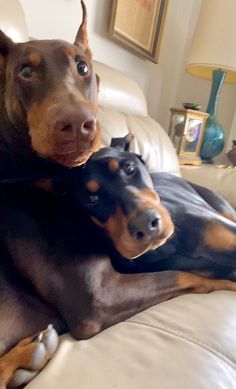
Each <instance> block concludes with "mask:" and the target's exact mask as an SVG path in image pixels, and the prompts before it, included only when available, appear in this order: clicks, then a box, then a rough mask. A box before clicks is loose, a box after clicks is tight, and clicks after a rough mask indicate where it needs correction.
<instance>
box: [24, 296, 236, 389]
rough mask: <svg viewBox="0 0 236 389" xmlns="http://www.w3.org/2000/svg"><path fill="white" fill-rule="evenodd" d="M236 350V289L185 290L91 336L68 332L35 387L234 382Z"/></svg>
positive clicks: (130, 388) (120, 388)
mask: <svg viewBox="0 0 236 389" xmlns="http://www.w3.org/2000/svg"><path fill="white" fill-rule="evenodd" d="M235 350H236V299H235V294H234V293H233V292H223V291H222V292H214V293H211V294H208V295H185V296H181V297H178V298H175V299H172V300H169V301H166V302H164V303H162V304H159V305H157V306H154V307H152V308H150V309H148V310H146V311H144V312H142V313H140V314H138V315H136V316H134V317H132V318H131V319H129V320H127V321H126V322H122V323H119V324H117V325H115V326H113V327H111V328H109V329H107V330H106V331H103V332H102V333H100V334H98V335H97V336H95V337H94V338H92V339H90V340H86V341H79V342H77V341H75V340H73V339H72V338H71V337H70V336H68V335H65V336H63V337H62V338H61V344H60V348H59V350H58V352H57V353H56V355H55V357H54V358H53V360H52V361H51V362H50V363H49V364H48V366H47V367H46V368H45V369H44V370H43V371H42V373H40V375H39V376H38V377H36V379H35V380H34V381H33V382H32V383H31V384H29V385H28V386H27V389H42V388H47V389H64V388H66V389H75V388H78V389H112V388H114V389H144V388H148V389H157V388H160V389H183V388H191V389H209V388H214V389H222V388H224V389H233V388H235V382H236V353H235Z"/></svg>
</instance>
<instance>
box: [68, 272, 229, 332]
mask: <svg viewBox="0 0 236 389" xmlns="http://www.w3.org/2000/svg"><path fill="white" fill-rule="evenodd" d="M95 267H96V266H95ZM95 272H96V269H95ZM95 277H96V289H92V287H91V289H92V290H91V289H90V297H91V295H93V301H92V302H91V306H93V309H92V311H90V312H89V313H88V312H87V314H86V317H85V316H84V320H80V322H77V324H76V325H75V323H74V325H73V328H71V332H72V334H73V335H74V336H75V337H76V338H77V339H84V338H89V337H91V336H93V335H95V334H96V333H98V332H100V331H102V330H103V329H105V328H107V327H109V326H111V325H114V324H116V323H118V322H120V321H122V320H125V319H127V318H129V317H131V316H132V315H134V314H136V313H138V312H140V311H142V310H144V309H146V308H148V307H150V306H153V305H155V304H158V303H160V302H162V301H165V300H168V299H170V298H173V297H176V296H179V295H182V294H185V293H209V292H212V291H215V290H230V291H236V283H234V282H231V281H228V280H214V279H207V278H204V277H201V276H198V275H195V274H192V273H187V272H179V271H163V272H160V273H149V274H148V273H146V274H119V273H116V272H115V271H114V270H112V269H109V271H107V272H104V271H103V272H102V273H101V274H100V279H99V280H98V277H99V276H98V272H97V274H96V275H94V278H93V277H92V279H93V281H94V280H95ZM93 285H95V283H93ZM91 300H92V299H91ZM91 300H90V301H91ZM81 317H82V315H81V313H80V318H81Z"/></svg>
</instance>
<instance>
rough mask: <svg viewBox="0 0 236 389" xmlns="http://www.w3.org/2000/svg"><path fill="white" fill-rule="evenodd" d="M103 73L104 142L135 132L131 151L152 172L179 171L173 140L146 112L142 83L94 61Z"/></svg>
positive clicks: (100, 101) (100, 92) (102, 121)
mask: <svg viewBox="0 0 236 389" xmlns="http://www.w3.org/2000/svg"><path fill="white" fill-rule="evenodd" d="M94 67H95V71H96V73H97V74H98V75H99V77H100V88H99V89H100V91H99V111H98V119H99V121H100V123H101V127H102V143H103V145H105V146H106V145H109V144H110V140H111V138H112V137H119V136H124V135H126V134H127V133H128V132H131V133H132V134H133V135H134V137H135V138H134V141H133V142H132V146H131V149H132V151H134V152H136V153H138V154H141V155H142V157H143V159H144V161H145V162H146V164H147V167H148V169H149V171H150V172H155V171H168V172H170V173H173V174H179V165H178V160H177V157H176V152H175V150H174V148H173V145H172V143H171V142H170V139H169V137H168V135H167V133H166V132H165V131H164V130H163V128H162V127H161V126H160V124H158V123H157V122H156V121H155V120H153V119H152V118H151V117H150V116H149V115H148V112H147V103H146V99H145V96H144V94H143V92H142V90H141V89H140V88H139V86H138V85H137V84H136V83H135V82H134V81H133V80H131V79H129V78H128V77H126V76H125V75H124V74H122V73H121V72H119V71H118V70H115V69H113V68H111V67H110V66H108V65H105V64H103V63H101V62H96V61H94Z"/></svg>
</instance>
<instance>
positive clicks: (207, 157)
mask: <svg viewBox="0 0 236 389" xmlns="http://www.w3.org/2000/svg"><path fill="white" fill-rule="evenodd" d="M225 76H226V72H224V71H223V70H221V69H218V70H213V72H212V87H211V94H210V99H209V103H208V107H207V110H206V112H207V113H209V117H208V118H207V121H206V126H205V132H204V135H203V140H202V146H201V150H200V156H201V158H202V160H203V161H207V162H211V160H212V158H214V157H216V156H217V155H219V154H220V153H221V151H222V150H223V148H224V145H225V142H224V129H223V127H222V126H221V125H220V123H219V122H218V121H217V119H216V111H217V106H218V100H219V94H220V91H221V88H222V85H223V82H224V79H225Z"/></svg>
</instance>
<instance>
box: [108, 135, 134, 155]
mask: <svg viewBox="0 0 236 389" xmlns="http://www.w3.org/2000/svg"><path fill="white" fill-rule="evenodd" d="M133 139H134V136H133V134H131V133H130V132H129V133H128V134H127V135H125V136H124V137H123V138H112V139H111V147H116V148H118V149H120V150H121V151H129V146H130V143H131V141H132V140H133Z"/></svg>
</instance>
